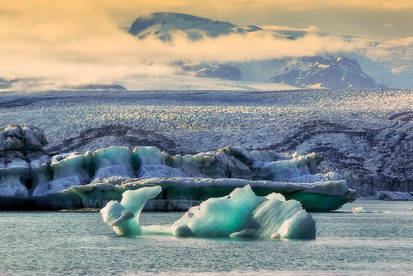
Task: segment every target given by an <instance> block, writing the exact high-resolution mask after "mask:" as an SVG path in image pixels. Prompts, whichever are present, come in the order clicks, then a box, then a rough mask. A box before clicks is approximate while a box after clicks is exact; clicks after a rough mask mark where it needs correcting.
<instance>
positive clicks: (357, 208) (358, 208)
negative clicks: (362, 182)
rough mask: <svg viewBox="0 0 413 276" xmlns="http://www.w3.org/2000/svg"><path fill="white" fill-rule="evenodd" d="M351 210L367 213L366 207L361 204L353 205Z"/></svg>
mask: <svg viewBox="0 0 413 276" xmlns="http://www.w3.org/2000/svg"><path fill="white" fill-rule="evenodd" d="M351 210H352V211H353V213H366V210H364V208H363V207H361V206H359V207H353V208H351Z"/></svg>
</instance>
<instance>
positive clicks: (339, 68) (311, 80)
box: [271, 55, 383, 89]
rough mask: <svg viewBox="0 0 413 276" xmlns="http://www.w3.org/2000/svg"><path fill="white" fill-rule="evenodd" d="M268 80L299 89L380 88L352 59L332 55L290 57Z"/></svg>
mask: <svg viewBox="0 0 413 276" xmlns="http://www.w3.org/2000/svg"><path fill="white" fill-rule="evenodd" d="M271 80H272V81H273V82H277V83H285V84H289V85H293V86H296V87H303V88H304V87H305V88H350V89H359V88H382V87H383V86H381V85H379V84H377V83H376V82H375V81H374V80H373V79H372V78H371V77H370V76H368V75H367V74H366V73H364V72H363V70H362V69H361V67H360V65H359V63H358V62H357V61H356V60H354V59H351V58H348V57H345V56H337V57H335V56H332V55H326V56H311V57H300V58H294V59H292V60H291V61H290V62H288V64H287V65H286V66H285V67H284V69H283V72H282V73H281V74H278V75H276V76H274V77H273V78H272V79H271Z"/></svg>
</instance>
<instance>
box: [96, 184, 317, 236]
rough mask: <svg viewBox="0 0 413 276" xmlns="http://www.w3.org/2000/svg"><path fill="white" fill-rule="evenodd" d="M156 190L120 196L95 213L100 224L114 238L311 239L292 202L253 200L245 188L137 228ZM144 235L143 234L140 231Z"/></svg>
mask: <svg viewBox="0 0 413 276" xmlns="http://www.w3.org/2000/svg"><path fill="white" fill-rule="evenodd" d="M161 190H162V188H161V187H160V186H154V187H144V188H140V189H137V190H134V191H131V190H128V191H126V192H124V193H123V194H122V200H121V201H120V202H119V201H115V200H112V201H110V202H108V203H107V204H106V206H105V207H104V208H102V209H101V210H100V213H101V215H102V218H103V221H104V222H105V223H106V224H108V225H109V226H111V227H112V228H113V230H114V232H115V233H116V234H117V235H120V236H134V235H141V234H146V233H150V234H153V230H152V229H154V228H155V229H164V230H163V232H162V231H159V230H158V231H159V232H158V233H160V234H172V235H174V236H176V237H191V236H194V237H224V238H229V237H231V238H271V239H315V237H316V231H315V221H314V220H313V218H312V217H311V215H310V214H308V213H307V212H306V211H305V210H304V209H303V208H302V207H301V205H300V203H299V202H298V201H296V200H288V201H287V200H286V199H285V198H284V196H283V195H281V194H277V193H271V194H269V195H267V196H265V197H262V196H256V195H255V194H254V192H253V191H252V189H251V186H249V185H246V186H245V187H242V188H235V189H234V190H233V191H232V192H231V193H230V194H229V195H226V196H224V197H218V198H209V199H207V200H206V201H203V202H202V203H201V204H200V205H199V206H194V207H192V208H190V209H189V210H188V211H187V212H186V213H185V214H184V215H183V216H182V217H181V218H180V219H178V220H177V221H176V222H174V223H173V224H172V225H171V226H170V227H168V226H163V227H162V226H141V225H140V224H139V215H140V213H141V211H142V208H143V206H144V205H145V203H146V202H147V201H148V200H149V199H152V198H154V197H156V196H157V195H158V194H159V193H160V192H161ZM146 229H147V230H146Z"/></svg>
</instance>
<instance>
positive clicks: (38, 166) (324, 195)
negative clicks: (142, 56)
mask: <svg viewBox="0 0 413 276" xmlns="http://www.w3.org/2000/svg"><path fill="white" fill-rule="evenodd" d="M36 135H37V136H36ZM0 137H4V139H3V140H2V141H0V145H1V144H3V145H4V146H3V147H4V149H3V151H4V152H5V158H4V159H3V160H0V165H1V166H2V167H0V197H1V198H2V200H1V201H0V207H1V208H3V209H4V208H8V207H9V206H15V207H16V206H17V207H18V206H20V207H21V208H32V209H77V208H101V207H103V206H104V205H105V204H106V203H107V202H108V201H110V200H119V199H120V198H121V197H122V193H123V192H125V191H127V190H137V189H139V188H142V187H155V186H160V187H161V188H162V193H160V194H159V195H157V196H156V198H154V199H153V200H151V201H150V202H149V203H148V205H147V207H145V208H148V209H152V210H167V211H172V210H187V209H188V208H190V207H191V206H194V205H197V204H199V203H200V202H202V201H205V200H207V199H208V198H211V197H221V196H225V195H227V194H229V193H230V192H231V191H232V190H233V189H235V188H240V187H244V186H247V185H249V186H251V188H252V189H253V191H254V192H255V193H257V195H259V196H266V195H268V194H270V193H273V192H276V193H282V194H283V195H284V196H285V197H286V199H295V200H298V201H299V202H301V204H302V205H303V207H304V208H305V209H306V210H308V211H329V210H335V209H338V208H340V207H341V206H342V205H343V204H345V203H346V202H349V201H353V200H354V199H355V191H354V190H352V189H350V188H349V187H348V185H347V183H346V181H345V180H344V179H343V178H342V177H341V176H340V175H339V174H337V173H334V172H328V173H324V174H322V173H318V172H317V167H318V166H319V164H320V163H321V162H322V161H323V159H322V158H321V157H319V156H317V155H316V154H314V153H310V154H306V155H299V154H280V153H277V152H274V151H270V150H264V151H259V150H246V149H244V148H242V147H225V148H221V149H217V150H214V151H208V152H201V153H197V154H185V155H181V154H176V155H171V154H168V153H166V152H164V151H161V150H159V149H158V148H156V147H153V146H139V147H135V148H133V149H131V148H129V147H125V146H110V147H107V148H102V149H98V150H95V151H87V152H85V153H78V152H70V153H62V154H51V153H48V152H46V151H45V150H44V148H43V145H45V144H46V143H47V141H46V138H45V137H44V134H42V132H41V131H40V130H39V129H37V128H32V127H30V126H25V125H23V126H21V125H15V126H10V127H8V128H6V129H4V130H3V132H2V135H1V136H0ZM36 137H37V138H36ZM4 141H5V142H4ZM10 202H12V203H13V204H11V205H10Z"/></svg>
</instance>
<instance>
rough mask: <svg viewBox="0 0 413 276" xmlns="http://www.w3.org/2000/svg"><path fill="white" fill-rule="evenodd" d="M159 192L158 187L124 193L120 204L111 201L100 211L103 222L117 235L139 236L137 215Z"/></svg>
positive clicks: (139, 228)
mask: <svg viewBox="0 0 413 276" xmlns="http://www.w3.org/2000/svg"><path fill="white" fill-rule="evenodd" d="M160 192H161V187H159V186H156V187H146V188H142V189H139V190H135V191H126V192H124V193H123V194H122V200H121V202H120V203H119V202H118V201H115V200H112V201H110V202H109V203H108V204H107V205H106V206H105V207H104V208H103V209H102V210H100V214H101V215H102V218H103V221H104V222H105V223H106V224H108V225H109V226H112V228H113V231H115V233H116V234H117V235H120V236H130V235H139V234H141V232H142V228H141V226H140V224H139V215H140V214H141V211H142V208H143V206H144V205H145V204H146V202H147V201H148V200H149V199H151V198H154V197H156V196H157V195H158V194H159V193H160Z"/></svg>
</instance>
